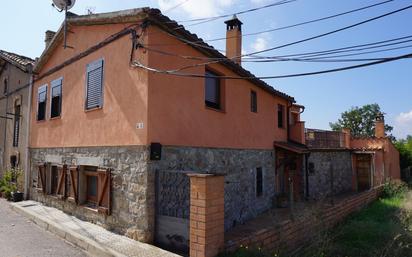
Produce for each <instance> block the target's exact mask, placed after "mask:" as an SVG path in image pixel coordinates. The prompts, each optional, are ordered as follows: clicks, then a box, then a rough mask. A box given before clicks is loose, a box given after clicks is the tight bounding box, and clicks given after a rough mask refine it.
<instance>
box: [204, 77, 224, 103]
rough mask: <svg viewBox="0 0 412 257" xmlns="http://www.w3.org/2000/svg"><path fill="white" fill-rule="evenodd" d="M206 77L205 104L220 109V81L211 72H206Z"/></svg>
mask: <svg viewBox="0 0 412 257" xmlns="http://www.w3.org/2000/svg"><path fill="white" fill-rule="evenodd" d="M205 75H206V78H205V104H206V106H207V107H210V108H214V109H220V108H221V102H220V79H219V77H218V75H217V74H215V73H213V72H210V71H206V73H205Z"/></svg>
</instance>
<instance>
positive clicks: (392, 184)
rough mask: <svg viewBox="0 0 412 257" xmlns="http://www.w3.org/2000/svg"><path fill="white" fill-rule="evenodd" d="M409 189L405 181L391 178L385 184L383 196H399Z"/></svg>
mask: <svg viewBox="0 0 412 257" xmlns="http://www.w3.org/2000/svg"><path fill="white" fill-rule="evenodd" d="M407 190H408V185H407V184H406V183H405V182H402V181H397V180H391V181H389V182H386V183H385V184H384V185H383V190H382V197H383V198H390V197H399V196H402V195H403V194H404V193H405V192H406V191H407Z"/></svg>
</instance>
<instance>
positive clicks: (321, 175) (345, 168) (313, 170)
mask: <svg viewBox="0 0 412 257" xmlns="http://www.w3.org/2000/svg"><path fill="white" fill-rule="evenodd" d="M308 166H309V167H308V169H309V198H310V199H316V200H317V199H322V198H325V197H328V196H330V195H331V187H333V195H338V194H342V193H345V192H350V191H351V190H352V174H353V173H352V155H351V152H350V151H332V150H330V151H316V150H312V151H311V153H310V156H309V159H308ZM332 173H333V174H332ZM332 178H333V183H332Z"/></svg>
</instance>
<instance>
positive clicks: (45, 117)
mask: <svg viewBox="0 0 412 257" xmlns="http://www.w3.org/2000/svg"><path fill="white" fill-rule="evenodd" d="M47 87H48V84H44V85H42V86H40V87H38V88H37V95H36V99H37V101H36V121H46V120H47V94H48V90H47V89H48V88H47ZM44 88H46V106H45V108H46V110H44V112H45V113H44V120H39V119H38V117H39V103H40V102H39V94H40V91H42V89H44Z"/></svg>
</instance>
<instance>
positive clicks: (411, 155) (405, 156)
mask: <svg viewBox="0 0 412 257" xmlns="http://www.w3.org/2000/svg"><path fill="white" fill-rule="evenodd" d="M395 147H396V149H398V151H399V158H400V166H401V170H403V169H405V168H408V167H412V136H410V135H409V136H407V137H406V139H401V140H397V141H396V142H395Z"/></svg>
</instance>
